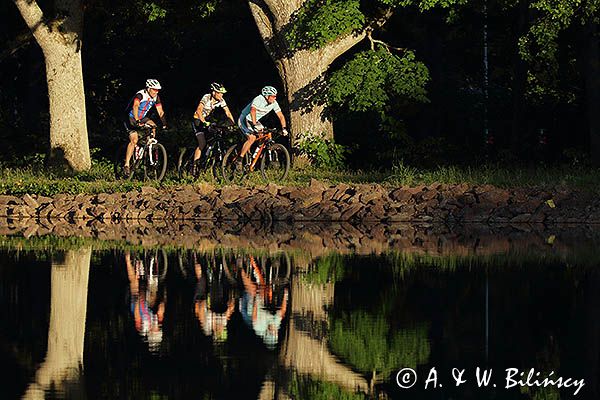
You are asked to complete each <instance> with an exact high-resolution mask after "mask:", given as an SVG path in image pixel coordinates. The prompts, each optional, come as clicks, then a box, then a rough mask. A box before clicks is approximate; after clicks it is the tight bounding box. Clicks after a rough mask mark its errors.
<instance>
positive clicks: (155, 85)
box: [146, 79, 162, 90]
mask: <svg viewBox="0 0 600 400" xmlns="http://www.w3.org/2000/svg"><path fill="white" fill-rule="evenodd" d="M146 88H147V89H156V90H160V89H162V86H160V82H158V81H157V80H156V79H148V80H147V81H146Z"/></svg>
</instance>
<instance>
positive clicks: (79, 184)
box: [0, 156, 600, 196]
mask: <svg viewBox="0 0 600 400" xmlns="http://www.w3.org/2000/svg"><path fill="white" fill-rule="evenodd" d="M20 165H21V166H7V165H3V164H0V174H1V175H2V177H3V179H2V180H0V194H13V195H23V194H25V193H30V194H34V193H35V194H38V195H44V196H52V195H55V194H58V193H68V194H77V193H89V194H96V193H115V192H128V191H131V190H139V189H140V188H141V187H142V186H153V187H156V188H170V187H176V186H181V185H189V184H199V183H201V182H208V183H210V184H213V185H215V186H222V184H221V183H220V182H218V181H216V180H215V179H214V178H212V176H211V175H210V174H209V173H208V172H206V173H204V174H203V175H202V176H201V177H200V178H199V179H198V180H197V181H196V182H194V181H192V180H191V179H184V180H180V179H179V178H178V176H177V173H176V172H175V171H174V166H173V165H169V171H168V172H167V175H166V177H165V179H164V180H163V182H161V183H158V182H152V181H149V182H141V181H126V180H116V179H115V178H114V175H113V167H112V163H111V162H110V161H108V160H106V159H95V160H94V161H93V166H92V168H91V170H89V171H86V172H82V173H78V174H75V175H72V176H65V175H64V174H62V173H60V172H56V171H52V170H49V169H47V168H45V167H44V165H43V160H42V158H41V157H39V156H34V157H32V158H31V159H28V160H25V161H23V162H21V163H20ZM24 165H25V166H24ZM599 172H600V170H599V169H595V168H592V167H572V166H563V165H557V166H553V167H548V166H538V167H522V168H519V167H504V166H500V165H491V164H490V165H483V166H479V167H455V166H446V167H436V168H432V169H419V168H416V167H413V166H409V165H406V164H404V163H402V162H400V163H397V164H396V165H395V166H394V167H393V168H392V169H391V170H372V171H351V170H340V169H338V170H331V169H323V168H315V167H312V166H309V165H303V166H295V167H294V168H292V170H291V171H290V173H289V175H288V178H287V179H286V180H285V181H284V182H279V184H282V185H290V186H305V185H307V184H308V183H309V182H310V180H311V179H313V178H314V179H317V180H320V181H324V182H328V183H331V184H337V183H347V184H361V183H378V184H382V185H384V186H388V187H392V186H402V185H407V186H416V185H428V184H432V183H442V184H460V183H466V184H471V185H483V184H489V185H493V186H497V187H501V188H515V187H540V188H555V187H565V188H576V189H581V190H586V191H593V192H600V173H599ZM264 183H265V182H264V181H263V180H262V177H261V175H260V173H259V172H255V173H253V174H252V175H250V176H247V177H246V178H245V179H244V181H243V182H242V184H243V185H246V186H253V185H263V184H264Z"/></svg>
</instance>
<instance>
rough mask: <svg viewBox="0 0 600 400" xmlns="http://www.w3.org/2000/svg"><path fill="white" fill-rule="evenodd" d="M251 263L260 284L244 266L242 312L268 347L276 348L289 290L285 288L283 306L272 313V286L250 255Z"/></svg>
mask: <svg viewBox="0 0 600 400" xmlns="http://www.w3.org/2000/svg"><path fill="white" fill-rule="evenodd" d="M250 265H251V266H252V270H253V275H254V276H256V280H257V282H258V284H257V282H254V281H253V280H252V279H251V277H250V275H248V274H247V273H246V271H245V270H244V269H243V268H242V269H241V276H242V282H243V284H244V289H245V292H244V294H243V296H242V298H241V301H240V306H239V308H240V312H241V313H242V317H243V319H244V321H245V322H246V324H248V325H249V326H251V327H252V329H253V330H254V332H255V333H256V335H257V336H259V337H260V338H261V339H262V340H263V342H264V343H265V346H267V348H268V349H274V348H275V346H276V345H277V343H278V342H279V328H280V326H281V322H282V320H283V318H284V317H285V312H286V310H287V302H288V290H287V288H285V289H284V292H283V300H282V302H281V307H280V308H279V309H277V311H275V313H272V312H271V311H269V308H270V307H269V306H270V305H271V304H270V303H271V301H272V297H273V296H272V291H271V289H272V288H271V287H270V285H267V282H266V280H265V278H264V276H263V273H262V271H261V270H260V268H259V267H258V265H256V263H255V262H254V258H252V257H250Z"/></svg>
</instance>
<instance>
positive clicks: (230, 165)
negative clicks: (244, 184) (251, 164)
mask: <svg viewBox="0 0 600 400" xmlns="http://www.w3.org/2000/svg"><path fill="white" fill-rule="evenodd" d="M240 150H241V145H238V144H235V145H233V146H231V147H230V148H229V149H228V150H227V152H226V153H225V156H224V157H223V163H222V164H221V174H222V177H223V181H224V182H225V183H237V182H239V181H241V180H242V178H243V177H244V175H245V173H246V171H245V170H244V164H246V163H239V162H238V160H239V158H240V157H239V154H240ZM244 158H245V159H247V158H248V155H247V154H246V156H245V157H244Z"/></svg>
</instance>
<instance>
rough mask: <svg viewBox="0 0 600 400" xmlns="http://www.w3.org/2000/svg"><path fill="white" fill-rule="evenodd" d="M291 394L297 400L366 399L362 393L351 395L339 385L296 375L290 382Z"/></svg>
mask: <svg viewBox="0 0 600 400" xmlns="http://www.w3.org/2000/svg"><path fill="white" fill-rule="evenodd" d="M289 393H290V396H291V398H292V399H296V400H330V399H336V400H338V399H339V400H361V399H366V398H367V397H366V395H365V394H362V393H349V392H347V391H346V390H344V389H342V388H341V387H339V386H338V385H336V384H334V383H330V382H324V381H321V380H315V379H312V378H311V377H310V376H307V375H298V374H296V373H294V376H293V378H292V379H291V382H290V387H289Z"/></svg>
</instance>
